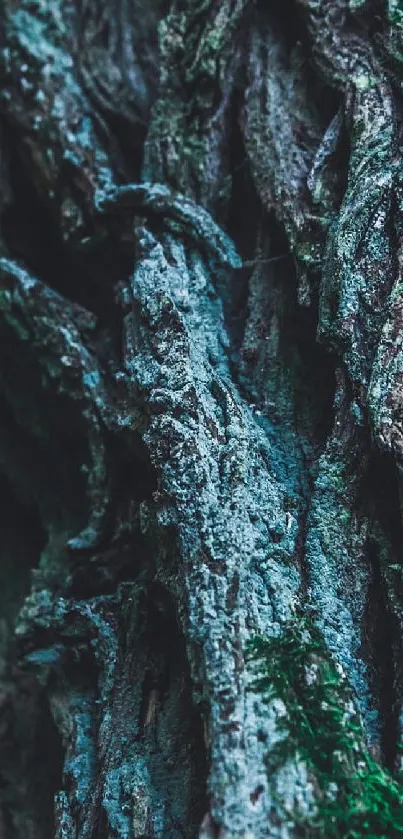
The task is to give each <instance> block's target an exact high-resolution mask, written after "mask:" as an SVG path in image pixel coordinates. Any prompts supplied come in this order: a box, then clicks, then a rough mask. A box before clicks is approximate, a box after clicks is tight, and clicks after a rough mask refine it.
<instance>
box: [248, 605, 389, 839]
mask: <svg viewBox="0 0 403 839" xmlns="http://www.w3.org/2000/svg"><path fill="white" fill-rule="evenodd" d="M248 659H249V661H250V662H253V666H254V668H255V671H256V676H255V679H254V681H253V683H252V690H253V691H254V692H257V693H259V694H260V695H262V696H264V698H265V700H266V701H267V702H271V701H272V700H274V699H277V700H281V702H282V703H283V705H284V706H285V709H286V713H284V714H282V715H279V720H278V726H279V730H280V731H281V733H282V734H283V737H282V738H281V740H280V741H279V742H278V743H276V744H275V745H274V746H273V748H272V749H271V750H270V752H269V754H268V756H267V769H268V776H269V782H270V778H271V777H272V776H273V774H274V773H275V772H276V771H278V770H279V769H280V768H281V766H283V765H285V764H286V763H287V762H288V761H290V760H294V761H295V760H296V759H298V760H299V761H301V760H302V761H303V762H304V763H305V764H306V766H307V768H308V772H309V774H310V776H311V777H312V781H313V787H314V790H315V793H316V799H317V802H316V803H317V807H316V811H315V813H314V815H313V816H312V817H310V818H309V819H307V817H306V816H301V815H300V814H298V813H292V814H286V815H287V817H288V818H290V817H291V818H292V820H293V822H294V823H295V824H296V825H297V826H298V835H299V836H301V837H326V839H328V837H329V839H331V837H337V839H358V837H363V836H365V837H373V839H375V837H377V839H379V837H385V839H391V837H398V836H403V788H402V786H401V785H400V784H399V783H398V781H397V780H396V779H395V778H393V777H392V775H391V774H390V773H389V772H387V771H386V770H385V769H383V768H382V766H381V765H380V764H378V763H377V762H376V761H375V760H374V759H373V758H372V757H371V755H370V754H369V752H368V750H367V749H366V746H365V741H364V733H363V730H362V724H361V720H360V717H359V715H358V713H357V711H356V709H355V707H354V704H353V701H352V696H351V692H350V689H349V687H348V684H347V681H346V677H345V676H344V674H343V672H342V669H341V668H340V667H338V666H337V665H336V664H335V663H334V662H333V661H332V659H331V658H330V656H329V653H328V652H327V650H326V647H325V644H324V641H323V638H322V636H321V634H320V632H319V631H318V630H317V628H316V627H315V626H314V625H313V624H312V621H310V619H309V618H306V617H302V618H296V621H295V623H293V624H292V625H289V626H287V627H286V628H285V631H284V632H283V634H282V635H281V637H279V638H271V639H267V638H265V637H261V636H258V637H255V638H254V639H253V641H252V642H251V643H250V645H249V649H248Z"/></svg>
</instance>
